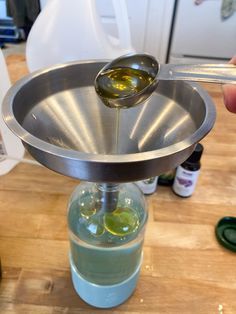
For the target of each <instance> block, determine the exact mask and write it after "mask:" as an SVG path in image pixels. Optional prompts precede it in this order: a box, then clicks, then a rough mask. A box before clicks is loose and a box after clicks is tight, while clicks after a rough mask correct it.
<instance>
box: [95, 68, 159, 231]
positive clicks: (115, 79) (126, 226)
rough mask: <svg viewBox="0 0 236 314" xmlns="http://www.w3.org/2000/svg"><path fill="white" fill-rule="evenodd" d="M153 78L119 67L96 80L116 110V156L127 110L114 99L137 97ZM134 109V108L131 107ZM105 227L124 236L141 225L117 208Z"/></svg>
mask: <svg viewBox="0 0 236 314" xmlns="http://www.w3.org/2000/svg"><path fill="white" fill-rule="evenodd" d="M152 81H153V77H152V76H151V75H150V74H148V73H147V72H145V71H143V70H139V69H132V68H125V67H117V68H111V69H107V70H105V71H103V72H101V73H100V75H99V76H98V77H97V79H96V91H97V93H98V95H100V96H101V98H102V99H103V100H104V99H105V100H106V101H104V104H105V105H108V106H109V100H113V105H111V106H109V107H112V108H115V110H116V121H115V149H114V154H119V153H120V150H119V133H120V109H124V108H126V106H124V107H122V105H120V103H119V105H118V104H117V106H114V99H115V100H117V102H118V101H119V100H120V99H123V98H125V97H132V96H137V94H138V93H140V92H141V91H142V90H143V89H144V88H145V87H147V86H148V85H149V84H151V83H152ZM131 107H132V106H131ZM104 219H105V220H104V227H105V229H106V230H108V231H109V232H110V233H112V234H114V235H119V236H123V235H125V234H126V232H127V233H128V234H129V233H132V232H134V231H135V230H136V228H137V226H138V225H139V218H138V217H137V216H136V214H135V211H134V210H133V209H131V208H123V207H122V208H121V207H117V208H116V209H115V210H114V211H113V212H108V213H106V214H105V216H104Z"/></svg>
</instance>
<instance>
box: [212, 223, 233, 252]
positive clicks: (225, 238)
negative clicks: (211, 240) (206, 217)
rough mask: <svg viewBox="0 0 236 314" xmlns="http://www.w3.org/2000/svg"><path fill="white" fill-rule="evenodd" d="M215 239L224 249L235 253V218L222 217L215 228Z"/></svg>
mask: <svg viewBox="0 0 236 314" xmlns="http://www.w3.org/2000/svg"><path fill="white" fill-rule="evenodd" d="M215 233H216V238H217V240H218V241H219V243H220V244H221V245H222V246H224V247H225V248H227V249H229V250H231V251H233V252H236V217H223V218H222V219H220V220H219V222H218V223H217V225H216V227H215Z"/></svg>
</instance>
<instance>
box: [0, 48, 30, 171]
mask: <svg viewBox="0 0 236 314" xmlns="http://www.w3.org/2000/svg"><path fill="white" fill-rule="evenodd" d="M0 72H1V80H0V111H1V112H2V101H3V98H4V96H5V95H6V92H7V91H8V89H9V88H10V86H11V83H10V78H9V75H8V70H7V66H6V62H5V58H4V55H3V53H2V50H0ZM0 132H1V134H0V175H3V174H6V173H8V172H9V171H10V170H11V169H12V168H13V167H14V166H15V165H16V164H17V163H18V162H19V161H21V159H22V158H23V156H24V152H25V150H24V147H23V145H22V143H21V141H20V140H19V139H18V138H17V137H16V136H15V135H14V134H13V133H12V132H11V131H10V130H9V129H8V127H7V126H6V125H5V123H4V121H3V118H2V114H0ZM1 155H2V156H1Z"/></svg>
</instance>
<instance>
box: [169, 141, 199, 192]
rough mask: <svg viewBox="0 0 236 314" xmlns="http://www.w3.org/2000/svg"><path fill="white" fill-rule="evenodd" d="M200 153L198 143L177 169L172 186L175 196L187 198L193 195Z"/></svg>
mask: <svg viewBox="0 0 236 314" xmlns="http://www.w3.org/2000/svg"><path fill="white" fill-rule="evenodd" d="M202 153H203V145H202V144H200V143H198V144H197V145H196V147H195V150H194V152H193V153H192V155H190V157H189V158H188V159H187V160H186V161H184V162H183V163H182V164H181V165H180V166H178V167H177V170H176V175H175V180H174V183H173V186H172V189H173V191H174V192H175V194H177V195H179V196H182V197H188V196H191V195H192V194H193V192H194V190H195V187H196V184H197V180H198V176H199V172H200V168H201V163H200V159H201V156H202Z"/></svg>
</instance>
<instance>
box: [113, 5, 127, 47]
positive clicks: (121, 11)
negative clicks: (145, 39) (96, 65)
mask: <svg viewBox="0 0 236 314" xmlns="http://www.w3.org/2000/svg"><path fill="white" fill-rule="evenodd" d="M112 2H113V8H114V12H115V18H116V24H117V29H118V35H119V42H120V46H121V47H122V48H128V47H131V36H130V25H129V17H128V10H127V5H126V0H113V1H112Z"/></svg>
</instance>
